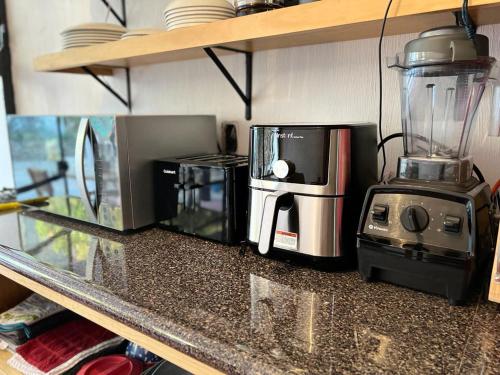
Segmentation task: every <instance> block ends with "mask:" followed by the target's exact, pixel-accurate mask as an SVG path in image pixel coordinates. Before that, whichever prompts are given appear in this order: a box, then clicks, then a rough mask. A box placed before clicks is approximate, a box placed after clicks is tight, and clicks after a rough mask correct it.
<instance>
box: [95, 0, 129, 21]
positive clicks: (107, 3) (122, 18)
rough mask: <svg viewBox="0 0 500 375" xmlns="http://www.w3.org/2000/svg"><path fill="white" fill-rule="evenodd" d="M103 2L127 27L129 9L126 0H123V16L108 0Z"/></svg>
mask: <svg viewBox="0 0 500 375" xmlns="http://www.w3.org/2000/svg"><path fill="white" fill-rule="evenodd" d="M101 1H102V3H103V4H104V5H105V6H106V8H108V9H109V11H110V12H111V14H112V15H113V16H114V17H115V18H116V19H117V21H118V22H120V23H121V24H122V26H124V27H127V9H126V8H125V0H122V14H123V15H122V16H121V17H120V15H119V14H118V12H117V11H116V10H115V9H114V8H113V7H112V6H111V4H110V3H109V2H108V0H101Z"/></svg>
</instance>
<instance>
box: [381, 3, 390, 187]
mask: <svg viewBox="0 0 500 375" xmlns="http://www.w3.org/2000/svg"><path fill="white" fill-rule="evenodd" d="M391 5H392V0H389V3H388V4H387V8H386V10H385V14H384V21H383V22H382V29H381V30H380V39H379V41H378V78H379V108H378V135H379V137H380V141H382V140H383V139H384V134H383V132H382V103H383V99H382V41H383V39H384V31H385V24H386V23H387V15H388V14H389V10H390V9H391ZM386 165H387V158H386V155H385V146H384V144H382V171H381V172H380V182H382V180H383V179H384V172H385V167H386Z"/></svg>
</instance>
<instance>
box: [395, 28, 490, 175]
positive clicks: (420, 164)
mask: <svg viewBox="0 0 500 375" xmlns="http://www.w3.org/2000/svg"><path fill="white" fill-rule="evenodd" d="M488 54H489V51H488V38H487V37H485V36H483V35H476V38H475V40H474V41H472V40H470V39H469V38H468V36H467V34H466V32H465V30H464V29H463V28H461V27H455V26H451V27H442V28H438V29H432V30H428V31H425V32H423V33H421V34H420V36H419V38H417V39H415V40H413V41H411V42H409V43H408V44H407V45H406V47H405V51H404V56H398V57H396V63H395V64H393V65H392V66H391V67H393V68H397V69H398V70H399V72H400V74H399V75H400V87H401V112H402V113H401V118H402V130H403V139H404V156H402V157H401V158H400V160H399V164H398V178H399V179H405V180H408V179H410V180H428V181H439V182H441V183H442V182H445V183H455V184H463V183H467V181H469V180H470V178H471V177H472V166H473V164H472V159H471V158H470V157H469V148H470V141H471V130H472V125H473V121H474V118H475V114H476V112H477V108H478V106H479V103H480V101H481V98H482V96H483V92H484V90H485V88H486V86H487V84H488V82H489V81H490V78H496V79H493V81H494V82H495V88H494V90H493V93H494V95H493V101H494V102H493V105H492V118H491V127H490V134H495V133H496V134H497V135H498V133H500V131H499V128H500V114H499V113H500V109H499V107H500V105H499V103H500V86H499V85H498V73H497V72H498V67H497V66H496V60H495V59H494V58H492V57H489V56H488Z"/></svg>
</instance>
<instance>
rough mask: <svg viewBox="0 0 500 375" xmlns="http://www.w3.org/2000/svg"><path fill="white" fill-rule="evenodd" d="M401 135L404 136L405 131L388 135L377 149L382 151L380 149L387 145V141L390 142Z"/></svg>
mask: <svg viewBox="0 0 500 375" xmlns="http://www.w3.org/2000/svg"><path fill="white" fill-rule="evenodd" d="M400 137H403V133H394V134H391V135H388V136H387V137H385V138H384V139H382V141H381V142H380V143H379V144H378V145H377V150H378V151H380V149H381V148H382V147H385V144H386V143H387V142H389V141H390V140H391V139H394V138H400Z"/></svg>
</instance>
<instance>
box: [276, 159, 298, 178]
mask: <svg viewBox="0 0 500 375" xmlns="http://www.w3.org/2000/svg"><path fill="white" fill-rule="evenodd" d="M273 173H274V175H275V176H276V177H278V178H286V177H288V176H290V175H291V174H292V173H293V164H292V163H291V162H289V161H287V160H277V161H275V162H274V164H273Z"/></svg>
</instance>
